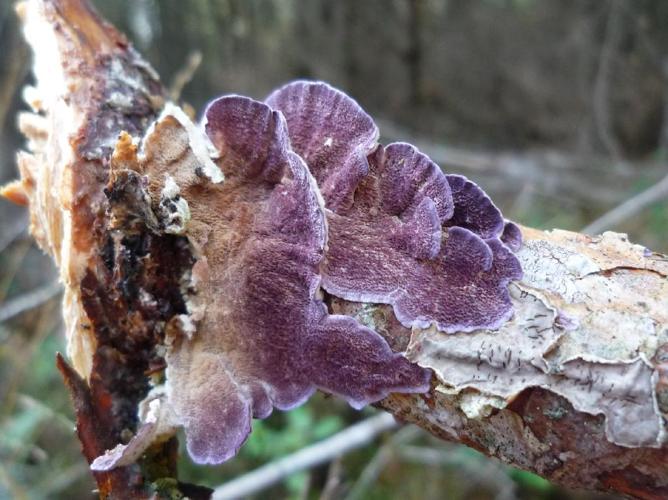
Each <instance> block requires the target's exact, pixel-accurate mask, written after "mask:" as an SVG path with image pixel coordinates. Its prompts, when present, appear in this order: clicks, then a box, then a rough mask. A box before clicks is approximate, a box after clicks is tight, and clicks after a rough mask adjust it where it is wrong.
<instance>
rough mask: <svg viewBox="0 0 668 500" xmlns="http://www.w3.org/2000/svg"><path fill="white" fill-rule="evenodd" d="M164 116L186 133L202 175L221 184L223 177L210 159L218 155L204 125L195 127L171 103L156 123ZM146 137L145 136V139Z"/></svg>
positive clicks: (179, 109)
mask: <svg viewBox="0 0 668 500" xmlns="http://www.w3.org/2000/svg"><path fill="white" fill-rule="evenodd" d="M165 116H173V117H174V118H176V120H177V121H178V122H179V123H180V124H181V125H182V126H183V128H184V129H185V130H186V132H187V133H188V140H189V146H190V149H191V150H192V152H193V154H194V155H195V157H196V158H197V160H198V161H199V163H200V168H201V169H202V173H203V174H204V175H205V176H206V177H208V178H209V179H211V181H212V182H214V183H216V184H217V183H219V182H223V181H224V180H225V176H224V175H223V172H222V170H220V168H218V165H216V164H215V163H214V162H213V160H212V158H217V157H218V156H219V153H218V150H217V149H216V148H215V146H214V145H213V144H212V143H211V141H210V140H209V138H208V136H207V135H206V133H205V132H204V126H205V124H204V123H203V124H202V125H201V126H200V127H196V126H195V124H194V123H193V122H192V120H191V119H190V118H189V117H188V115H186V114H185V113H184V112H183V110H182V109H181V108H180V107H178V106H176V105H174V104H172V103H167V105H166V106H165V109H164V110H163V112H162V115H161V116H160V118H158V121H160V120H162V119H163V118H164V117H165ZM148 135H149V134H146V136H147V137H148Z"/></svg>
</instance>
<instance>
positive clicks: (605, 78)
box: [592, 0, 623, 161]
mask: <svg viewBox="0 0 668 500" xmlns="http://www.w3.org/2000/svg"><path fill="white" fill-rule="evenodd" d="M622 6H623V0H610V11H609V14H608V20H607V23H606V28H605V39H604V40H603V47H602V48H601V56H600V58H599V64H598V70H597V72H596V79H595V81H594V95H593V96H592V102H593V106H594V108H593V112H594V123H595V124H596V132H597V134H598V136H599V138H600V139H601V142H602V143H603V146H604V147H605V149H606V150H607V151H608V153H610V155H611V156H612V157H613V158H614V159H615V160H617V161H620V160H621V158H622V151H621V148H620V147H619V144H618V143H617V140H616V138H615V136H614V131H613V128H612V116H611V113H610V82H611V80H612V70H613V68H612V66H613V63H614V57H615V54H616V53H617V47H618V46H619V42H620V38H621V35H622Z"/></svg>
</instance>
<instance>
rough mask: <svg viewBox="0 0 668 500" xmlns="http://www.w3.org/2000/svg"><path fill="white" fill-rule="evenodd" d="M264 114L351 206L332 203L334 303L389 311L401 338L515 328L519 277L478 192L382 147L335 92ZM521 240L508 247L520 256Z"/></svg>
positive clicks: (297, 90) (273, 100)
mask: <svg viewBox="0 0 668 500" xmlns="http://www.w3.org/2000/svg"><path fill="white" fill-rule="evenodd" d="M267 102H268V104H269V105H270V106H272V107H273V108H275V109H278V110H279V111H281V112H282V113H284V114H285V117H286V121H287V124H288V131H289V134H290V140H291V144H292V147H293V149H294V150H295V151H296V152H297V153H298V154H300V155H301V156H302V157H303V158H304V159H305V160H306V162H307V164H308V167H309V169H310V170H311V172H312V173H313V175H314V177H315V178H316V179H317V180H318V182H319V184H320V185H324V186H330V185H336V186H345V188H344V189H342V190H341V193H342V194H343V195H345V200H347V203H341V199H342V198H340V197H338V196H337V197H334V198H333V197H331V196H327V193H326V195H325V201H326V207H327V209H328V211H327V219H328V224H329V233H330V234H329V241H328V247H327V253H326V255H325V261H324V266H323V268H322V274H323V287H324V288H325V290H326V291H327V292H328V293H330V294H332V295H335V296H338V297H341V298H343V299H346V300H352V301H362V302H379V303H385V304H391V305H392V306H393V308H394V312H395V315H396V316H397V319H399V321H400V322H401V323H402V324H403V325H404V326H406V327H421V328H426V327H429V326H430V325H432V324H435V325H436V327H437V328H438V329H439V330H441V331H443V332H448V333H453V332H457V331H472V330H476V329H480V328H498V327H499V326H500V325H501V324H503V323H504V322H505V321H506V320H508V319H509V318H510V317H511V315H512V304H511V301H510V297H509V295H508V290H507V285H508V283H509V282H510V281H511V280H516V279H520V278H521V276H522V269H521V266H520V264H519V261H518V260H517V258H516V257H515V256H514V254H513V253H512V252H511V251H510V247H506V246H505V245H503V244H502V243H501V240H500V239H499V238H500V237H501V234H502V232H503V229H504V219H503V216H502V215H501V212H500V211H499V210H498V209H497V208H496V207H495V206H494V204H493V203H492V201H491V200H490V198H489V197H488V196H487V195H486V194H485V192H484V191H483V190H482V189H480V188H479V187H478V186H477V185H476V184H474V183H473V182H471V181H469V180H468V179H466V178H465V177H462V176H459V175H447V176H446V175H445V174H443V172H442V171H441V170H440V168H439V167H438V166H437V165H436V164H434V163H433V162H432V161H431V160H430V159H429V158H428V157H427V156H425V155H424V154H422V153H420V152H419V151H418V150H417V149H415V148H414V147H413V146H411V145H409V144H402V143H395V144H390V145H389V146H386V147H383V146H378V145H375V144H374V143H373V141H374V140H375V137H376V136H377V132H376V127H375V126H374V125H373V121H372V120H371V118H370V117H369V116H368V115H367V114H366V113H365V112H364V111H363V110H362V109H361V107H360V106H359V105H358V104H357V103H356V102H355V101H354V100H352V99H351V98H350V97H348V96H347V95H345V94H344V93H342V92H340V91H338V90H336V89H334V88H332V87H330V86H329V85H327V84H324V83H320V82H295V83H291V84H288V85H286V86H284V87H282V88H280V89H279V90H277V91H275V92H274V93H272V94H271V95H270V96H269V97H268V98H267ZM342 125H344V126H342ZM364 152H366V153H367V154H363V153H364ZM353 173H354V174H353ZM344 178H347V181H345V182H344V180H343V179H344ZM514 229H517V231H515V232H513V236H512V238H511V237H510V236H509V238H508V241H509V242H510V243H509V244H510V245H512V247H513V248H517V247H518V246H519V242H521V235H519V228H518V227H517V226H514Z"/></svg>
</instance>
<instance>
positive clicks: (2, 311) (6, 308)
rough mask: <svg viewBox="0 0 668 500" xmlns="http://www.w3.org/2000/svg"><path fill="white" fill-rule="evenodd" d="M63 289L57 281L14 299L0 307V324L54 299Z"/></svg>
mask: <svg viewBox="0 0 668 500" xmlns="http://www.w3.org/2000/svg"><path fill="white" fill-rule="evenodd" d="M62 290H63V288H62V286H61V285H60V283H58V282H57V281H54V282H53V283H49V284H47V285H44V286H41V287H39V288H36V289H35V290H31V291H29V292H26V293H23V294H21V295H19V296H18V297H14V298H12V299H10V300H8V301H7V302H5V303H4V304H2V306H0V323H2V322H4V321H7V320H9V319H12V318H14V317H16V316H18V315H20V314H23V313H24V312H26V311H30V310H31V309H34V308H36V307H39V306H41V305H42V304H44V303H45V302H47V301H49V300H51V299H52V298H54V297H56V296H57V295H58V294H60V293H61V292H62Z"/></svg>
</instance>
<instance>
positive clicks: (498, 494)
mask: <svg viewBox="0 0 668 500" xmlns="http://www.w3.org/2000/svg"><path fill="white" fill-rule="evenodd" d="M397 452H398V454H399V458H400V459H402V460H404V461H407V462H414V463H419V464H424V465H428V466H431V467H443V466H450V467H455V468H458V469H462V470H463V471H465V472H466V474H467V475H469V476H470V477H471V479H472V481H470V483H471V484H485V485H487V486H488V487H489V489H490V490H492V491H494V492H495V496H494V498H495V500H512V499H514V498H517V494H516V491H515V490H516V485H515V481H513V480H512V479H511V478H510V477H509V476H508V474H507V473H506V470H505V467H504V466H502V465H501V464H499V463H498V462H495V461H494V460H486V459H482V457H481V459H480V460H471V459H470V458H467V457H463V456H462V454H461V452H458V450H457V449H456V448H455V447H454V446H452V447H450V448H449V449H448V448H445V449H439V448H431V447H427V446H410V445H406V446H401V447H399V448H398V449H397Z"/></svg>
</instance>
